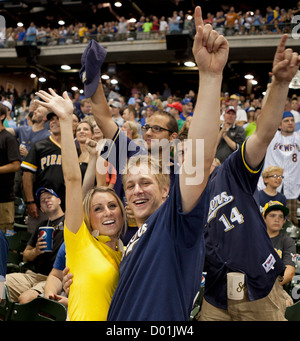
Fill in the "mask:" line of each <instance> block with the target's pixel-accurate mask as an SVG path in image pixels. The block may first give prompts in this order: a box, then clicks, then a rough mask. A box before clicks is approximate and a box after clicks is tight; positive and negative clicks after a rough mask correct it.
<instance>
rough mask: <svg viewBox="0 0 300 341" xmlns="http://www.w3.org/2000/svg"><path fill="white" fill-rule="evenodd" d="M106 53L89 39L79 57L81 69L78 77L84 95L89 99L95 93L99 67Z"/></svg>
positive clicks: (99, 73) (99, 71) (99, 72)
mask: <svg viewBox="0 0 300 341" xmlns="http://www.w3.org/2000/svg"><path fill="white" fill-rule="evenodd" d="M106 54H107V51H106V50H105V48H103V47H102V46H101V45H100V44H99V43H97V42H96V41H95V40H94V39H91V40H90V42H89V43H88V45H87V47H86V48H85V50H84V52H83V55H82V56H81V69H80V71H79V77H80V79H81V81H82V83H83V84H84V94H85V96H86V97H91V96H93V94H94V93H95V92H96V90H97V87H98V83H99V78H100V75H101V70H100V69H101V66H102V64H103V62H104V60H105V57H106Z"/></svg>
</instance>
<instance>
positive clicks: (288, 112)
mask: <svg viewBox="0 0 300 341" xmlns="http://www.w3.org/2000/svg"><path fill="white" fill-rule="evenodd" d="M287 117H294V115H293V114H292V113H291V112H290V111H285V112H284V113H283V115H282V119H284V118H287Z"/></svg>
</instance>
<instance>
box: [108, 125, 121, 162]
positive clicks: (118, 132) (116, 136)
mask: <svg viewBox="0 0 300 341" xmlns="http://www.w3.org/2000/svg"><path fill="white" fill-rule="evenodd" d="M119 134H120V128H118V131H117V133H116V135H115V138H114V139H113V141H112V143H111V145H110V148H109V151H108V153H107V156H106V158H108V157H109V155H110V153H111V150H112V147H113V145H114V143H115V141H116V139H117V138H118V136H119Z"/></svg>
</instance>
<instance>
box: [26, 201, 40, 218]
mask: <svg viewBox="0 0 300 341" xmlns="http://www.w3.org/2000/svg"><path fill="white" fill-rule="evenodd" d="M27 213H28V214H29V215H30V217H32V218H35V219H37V218H38V217H39V209H38V207H37V205H36V204H35V203H31V204H28V205H27Z"/></svg>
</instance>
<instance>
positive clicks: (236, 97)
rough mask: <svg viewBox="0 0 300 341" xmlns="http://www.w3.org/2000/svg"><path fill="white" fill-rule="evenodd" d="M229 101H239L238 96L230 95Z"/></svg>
mask: <svg viewBox="0 0 300 341" xmlns="http://www.w3.org/2000/svg"><path fill="white" fill-rule="evenodd" d="M229 99H236V100H239V99H240V98H239V96H237V95H231V96H230V97H229Z"/></svg>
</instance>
